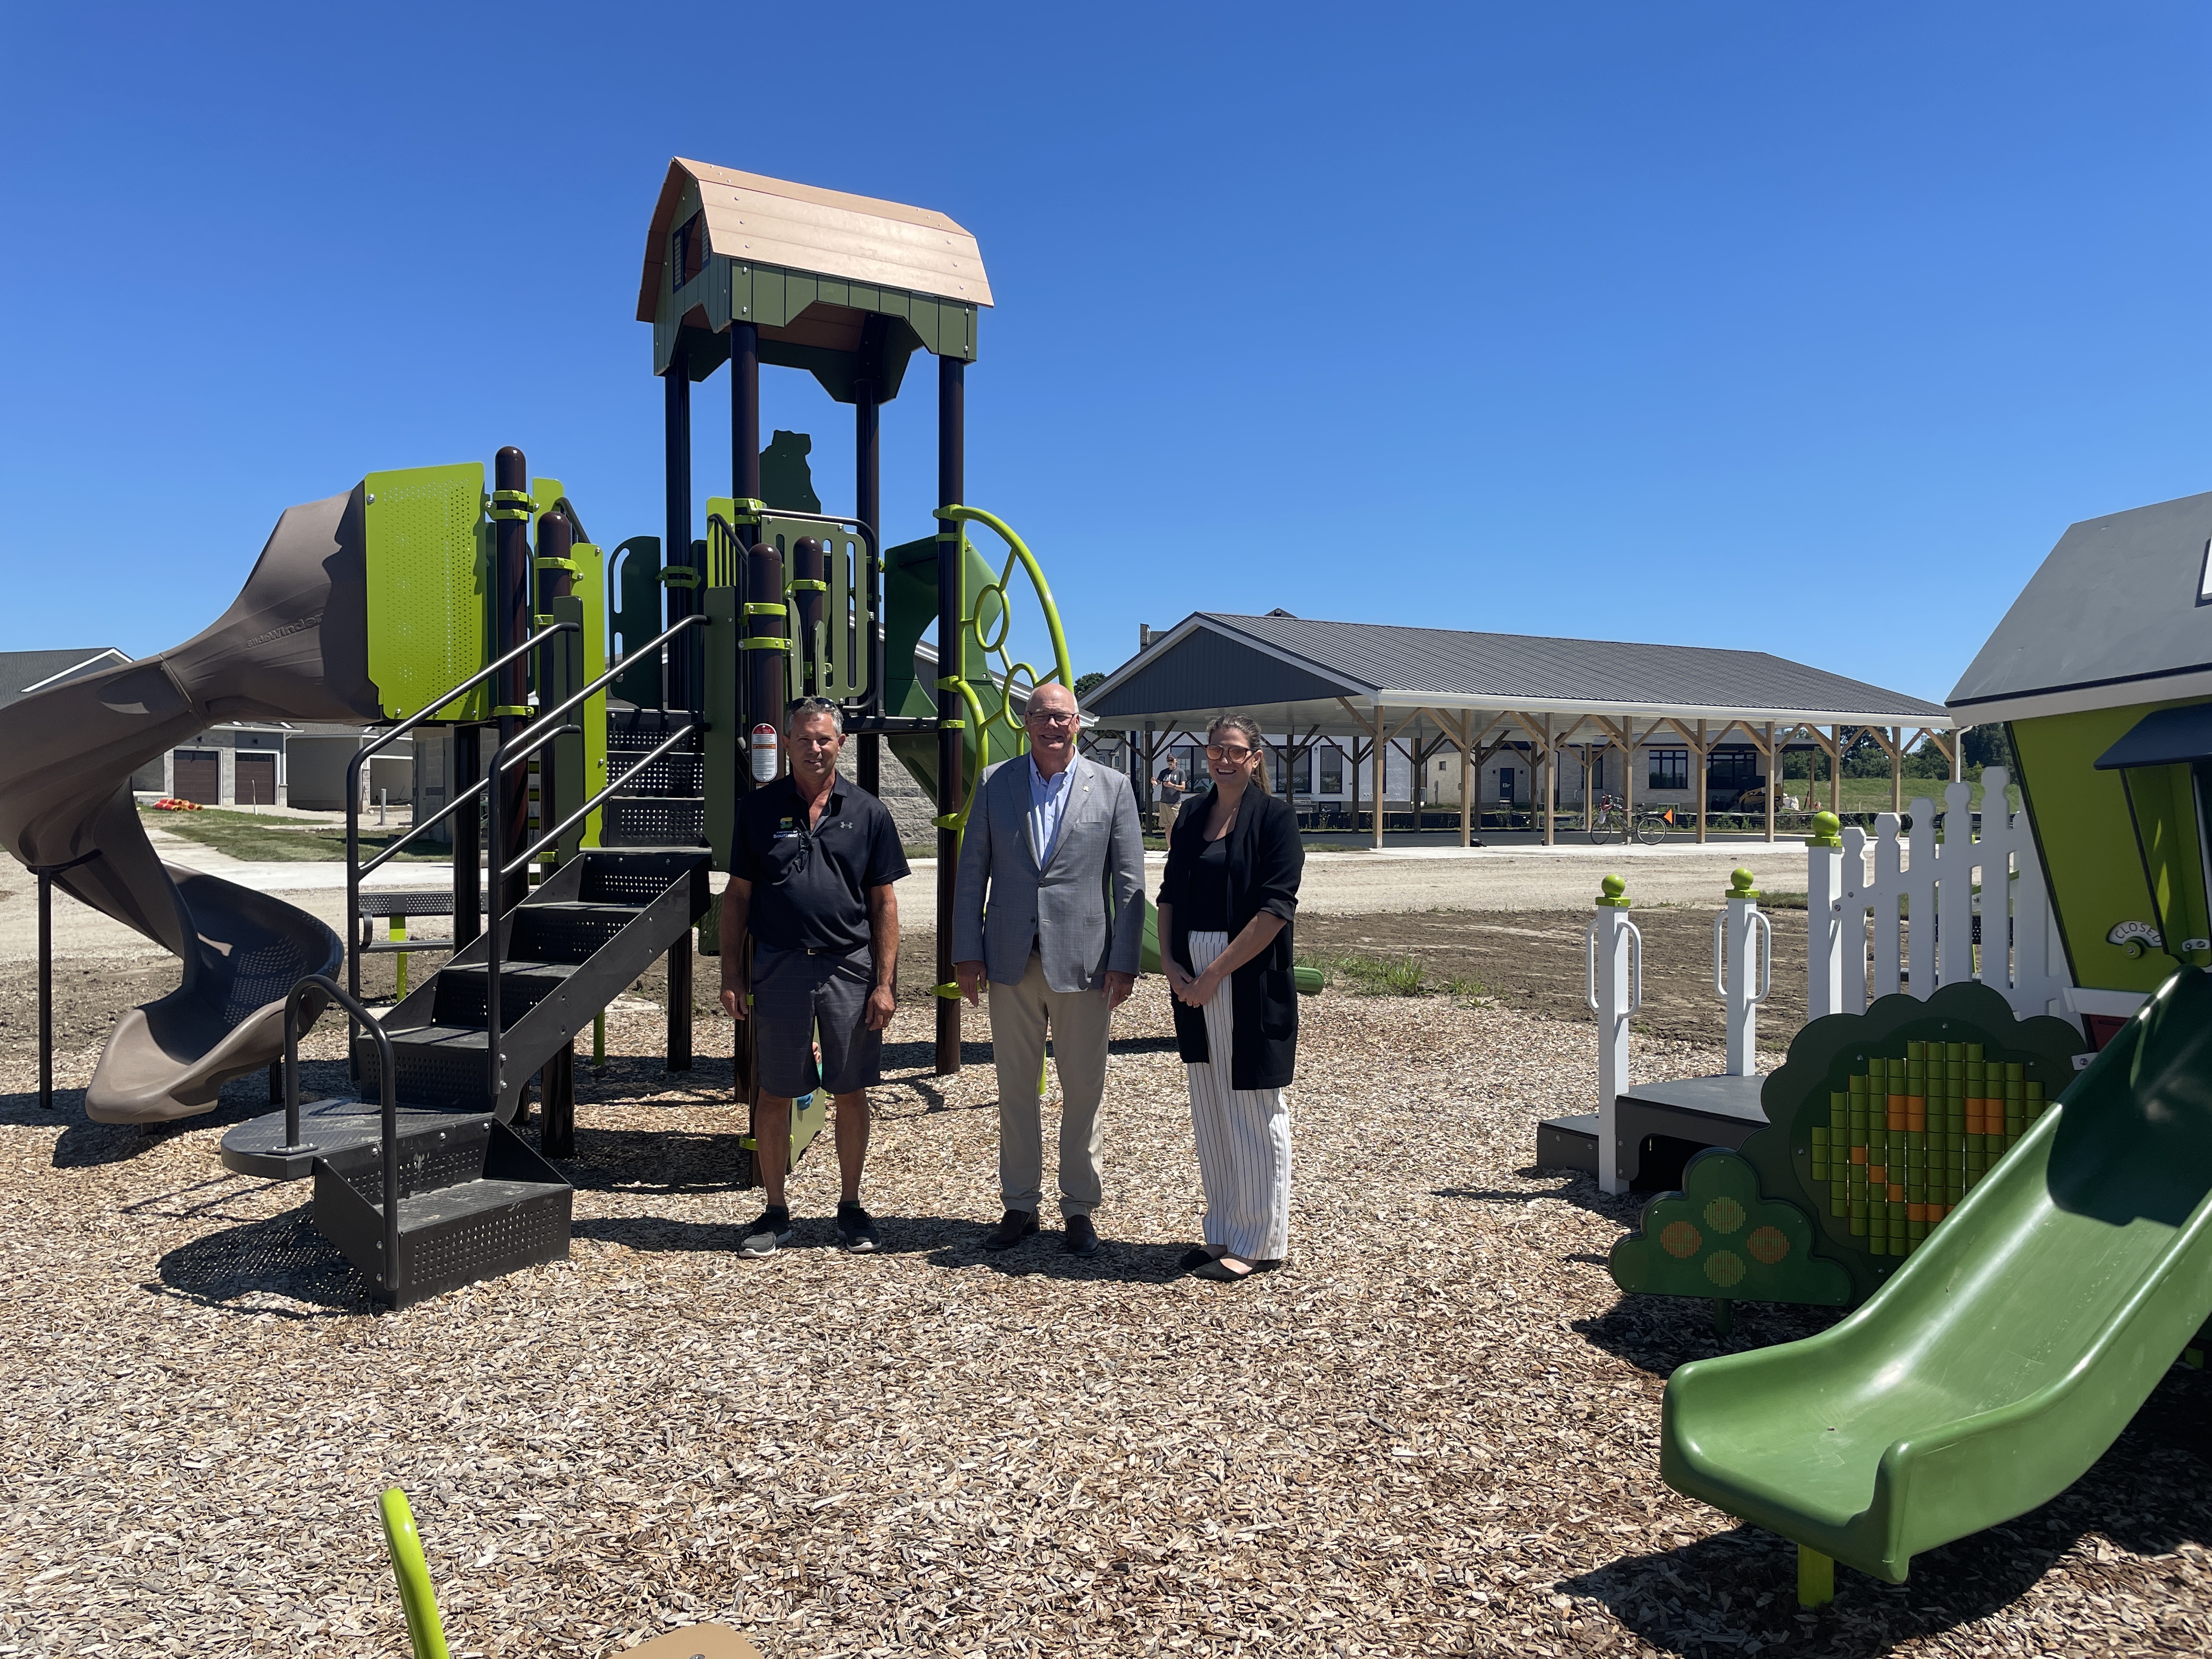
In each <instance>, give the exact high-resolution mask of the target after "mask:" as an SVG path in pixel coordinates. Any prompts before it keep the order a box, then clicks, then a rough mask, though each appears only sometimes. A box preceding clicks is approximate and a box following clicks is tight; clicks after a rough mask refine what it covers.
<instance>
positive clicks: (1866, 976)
mask: <svg viewBox="0 0 2212 1659" xmlns="http://www.w3.org/2000/svg"><path fill="white" fill-rule="evenodd" d="M2009 781H2010V780H2009V779H2008V776H2007V775H2006V773H2005V770H2004V769H2003V768H2002V767H2001V766H1992V767H1990V768H1989V769H1987V770H1986V771H1985V772H1984V773H1983V775H1982V783H1983V787H1984V794H1983V811H1982V825H1981V833H1980V834H1979V835H1978V836H1976V835H1974V834H1973V833H1972V829H1971V827H1970V826H1971V825H1972V823H1973V817H1972V813H1971V812H1970V811H1968V809H1967V802H1968V800H1969V799H1971V798H1972V793H1973V791H1972V787H1971V786H1969V785H1967V784H1964V783H1954V784H1952V785H1950V786H1949V787H1948V788H1946V789H1945V790H1944V792H1943V805H1944V810H1943V811H1942V814H1941V817H1942V823H1943V826H1944V836H1943V839H1942V841H1941V842H1939V841H1937V840H1936V823H1937V817H1938V814H1937V812H1936V805H1935V803H1934V802H1933V801H1931V800H1929V799H1926V798H1925V797H1923V798H1922V799H1917V800H1916V801H1914V802H1913V803H1912V808H1911V818H1912V828H1911V831H1910V832H1905V831H1904V829H1903V826H1902V824H1901V823H1900V822H1899V817H1898V815H1897V814H1896V813H1894V812H1884V813H1881V815H1880V816H1879V817H1876V818H1875V833H1874V846H1873V857H1872V860H1871V862H1872V868H1871V870H1869V858H1868V847H1867V833H1866V831H1865V830H1863V829H1859V828H1858V827H1857V826H1856V825H1854V826H1852V827H1851V828H1850V829H1846V830H1844V832H1843V835H1842V837H1841V840H1842V842H1843V845H1842V846H1841V847H1840V848H1832V847H1820V846H1814V847H1811V848H1808V849H1807V850H1808V854H1809V855H1810V856H1809V858H1808V866H1807V871H1806V896H1807V909H1808V920H1809V921H1810V924H1811V928H1810V931H1811V937H1810V938H1809V939H1808V941H1807V945H1808V949H1807V952H1806V993H1807V1010H1808V1016H1809V1017H1811V1018H1818V1017H1819V1016H1820V1015H1822V1014H1830V1013H1863V1012H1865V1010H1866V1006H1867V1001H1868V998H1869V994H1872V995H1874V996H1877V997H1882V996H1892V995H1894V994H1897V993H1898V992H1899V991H1901V990H1910V991H1911V994H1913V995H1915V996H1921V997H1924V996H1926V995H1928V994H1929V993H1930V992H1931V991H1933V990H1934V989H1935V988H1936V987H1937V986H1940V985H1950V984H1954V983H1956V982H1957V981H1960V980H1967V979H1978V980H1980V981H1982V982H1983V983H1984V985H1987V986H1989V987H1990V988H1991V989H1992V990H1995V991H1999V992H2002V994H2003V995H2004V998H2005V1000H2006V1001H2008V1002H2009V1003H2010V1004H2011V1005H2012V1008H2013V1012H2014V1013H2015V1014H2017V1015H2018V1016H2020V1017H2021V1018H2023V1019H2025V1018H2028V1017H2029V1016H2031V1015H2034V1014H2043V1013H2049V1012H2053V1009H2052V1007H2051V1003H2052V1001H2053V1000H2054V999H2061V998H2063V996H2064V995H2065V994H2066V990H2067V987H2068V985H2069V980H2068V978H2067V975H2066V957H2065V952H2064V951H2063V948H2062V947H2061V945H2060V944H2059V942H2058V939H2057V933H2056V930H2055V928H2054V927H2053V925H2052V922H2051V901H2050V897H2049V894H2048V892H2047V890H2046V889H2045V886H2044V881H2043V867H2042V865H2041V864H2040V863H2039V861H2038V860H2037V858H2036V855H2035V837H2034V836H2033V834H2032V833H2031V831H2030V830H2029V829H2028V823H2027V813H2026V812H2025V811H2021V812H2011V811H2007V810H2006V803H2005V788H2006V785H2007V784H2008V782H2009ZM1977 888H1978V889H1979V890H1978V891H1977ZM1900 901H1901V903H1900ZM1977 916H1979V918H1980V922H1981V940H1982V943H1981V947H1980V950H1979V951H1978V952H1977V951H1976V949H1975V946H1974V926H1975V920H1976V917H1977ZM1908 922H1909V924H1910V925H1909V926H1907V925H1904V924H1905V923H1908ZM1869 958H1871V961H1872V969H1871V971H1869V965H1868V964H1869ZM2057 1012H2063V1005H2062V1006H2061V1008H2060V1009H2059V1010H2058V1011H2057Z"/></svg>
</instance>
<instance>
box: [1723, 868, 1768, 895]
mask: <svg viewBox="0 0 2212 1659" xmlns="http://www.w3.org/2000/svg"><path fill="white" fill-rule="evenodd" d="M1752 879H1753V878H1752V873H1751V872H1750V871H1748V870H1731V871H1729V890H1728V891H1727V892H1726V893H1725V894H1723V897H1725V898H1732V899H1755V898H1757V897H1758V896H1759V889H1757V888H1756V887H1753V885H1752Z"/></svg>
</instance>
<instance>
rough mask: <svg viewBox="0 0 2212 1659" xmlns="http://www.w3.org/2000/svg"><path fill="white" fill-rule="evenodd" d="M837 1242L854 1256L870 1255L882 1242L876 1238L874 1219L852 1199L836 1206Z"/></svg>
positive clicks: (858, 1201) (856, 1200) (857, 1200)
mask: <svg viewBox="0 0 2212 1659" xmlns="http://www.w3.org/2000/svg"><path fill="white" fill-rule="evenodd" d="M837 1242H838V1243H840V1244H842V1245H843V1246H844V1247H845V1248H846V1249H848V1250H850V1251H851V1252H852V1253H853V1254H854V1255H873V1254H874V1253H875V1252H876V1250H877V1249H878V1248H880V1246H881V1243H882V1241H881V1240H879V1239H878V1238H877V1237H876V1218H875V1217H873V1216H872V1215H870V1214H869V1213H868V1212H866V1210H864V1209H862V1208H861V1207H860V1200H859V1199H857V1198H856V1199H854V1200H851V1201H849V1202H847V1203H841V1204H839V1205H838V1206H837Z"/></svg>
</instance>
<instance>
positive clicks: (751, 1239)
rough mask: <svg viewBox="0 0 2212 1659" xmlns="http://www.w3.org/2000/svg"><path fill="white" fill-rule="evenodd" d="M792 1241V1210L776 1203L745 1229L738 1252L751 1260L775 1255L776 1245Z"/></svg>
mask: <svg viewBox="0 0 2212 1659" xmlns="http://www.w3.org/2000/svg"><path fill="white" fill-rule="evenodd" d="M788 1243H791V1212H790V1210H789V1209H788V1208H787V1207H785V1206H781V1205H774V1206H770V1207H769V1208H768V1209H765V1210H763V1211H762V1212H761V1218H760V1219H759V1220H758V1221H756V1222H754V1223H753V1225H751V1226H750V1227H748V1228H746V1229H745V1236H744V1241H743V1242H742V1243H739V1244H738V1255H741V1256H744V1257H745V1258H746V1259H748V1260H750V1261H757V1260H758V1259H759V1258H760V1257H762V1256H764V1255H775V1251H776V1246H778V1245H779V1244H788Z"/></svg>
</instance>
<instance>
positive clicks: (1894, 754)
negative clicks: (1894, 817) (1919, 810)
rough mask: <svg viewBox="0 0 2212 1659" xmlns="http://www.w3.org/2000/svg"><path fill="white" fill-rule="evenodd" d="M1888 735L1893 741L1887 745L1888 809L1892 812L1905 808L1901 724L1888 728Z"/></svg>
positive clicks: (1903, 752)
mask: <svg viewBox="0 0 2212 1659" xmlns="http://www.w3.org/2000/svg"><path fill="white" fill-rule="evenodd" d="M1890 735H1891V737H1892V738H1894V739H1895V741H1893V743H1891V744H1888V745H1887V747H1888V749H1889V810H1890V811H1893V812H1902V811H1904V810H1905V728H1904V727H1903V726H1893V727H1891V728H1890Z"/></svg>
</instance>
